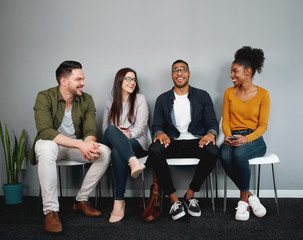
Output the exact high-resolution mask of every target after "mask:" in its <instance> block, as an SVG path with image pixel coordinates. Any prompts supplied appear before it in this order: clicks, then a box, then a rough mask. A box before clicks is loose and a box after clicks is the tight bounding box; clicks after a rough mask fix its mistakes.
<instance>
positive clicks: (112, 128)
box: [104, 125, 120, 136]
mask: <svg viewBox="0 0 303 240" xmlns="http://www.w3.org/2000/svg"><path fill="white" fill-rule="evenodd" d="M117 130H118V131H120V130H119V129H118V128H117V127H116V126H113V125H109V126H108V127H107V128H106V130H105V132H104V135H106V136H111V135H112V134H113V133H115V132H117Z"/></svg>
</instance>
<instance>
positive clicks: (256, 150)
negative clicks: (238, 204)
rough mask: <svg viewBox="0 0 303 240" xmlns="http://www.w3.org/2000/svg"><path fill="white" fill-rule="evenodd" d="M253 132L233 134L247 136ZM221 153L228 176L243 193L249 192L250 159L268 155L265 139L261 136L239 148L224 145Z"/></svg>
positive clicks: (236, 132) (240, 131)
mask: <svg viewBox="0 0 303 240" xmlns="http://www.w3.org/2000/svg"><path fill="white" fill-rule="evenodd" d="M251 132H253V130H251V129H247V130H239V131H232V134H233V135H243V136H245V135H248V134H250V133H251ZM220 152H221V163H222V166H223V168H224V170H225V172H226V173H227V175H228V176H229V177H230V179H231V180H232V181H233V182H234V183H235V184H236V186H237V187H238V188H239V190H240V191H241V192H246V191H248V190H249V182H250V175H251V172H250V166H249V159H252V158H255V157H262V156H264V154H265V153H266V145H265V142H264V140H263V137H262V136H261V137H259V138H258V139H256V140H254V141H252V142H249V143H246V144H244V145H241V146H238V147H232V146H228V145H226V144H225V143H223V144H222V145H221V147H220Z"/></svg>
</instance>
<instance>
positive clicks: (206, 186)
mask: <svg viewBox="0 0 303 240" xmlns="http://www.w3.org/2000/svg"><path fill="white" fill-rule="evenodd" d="M205 191H206V198H207V199H208V178H206V179H205Z"/></svg>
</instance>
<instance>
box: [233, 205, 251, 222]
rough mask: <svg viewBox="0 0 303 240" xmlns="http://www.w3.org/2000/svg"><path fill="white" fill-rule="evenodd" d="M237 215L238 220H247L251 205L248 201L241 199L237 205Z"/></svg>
mask: <svg viewBox="0 0 303 240" xmlns="http://www.w3.org/2000/svg"><path fill="white" fill-rule="evenodd" d="M236 210H237V212H236V216H235V219H236V220H237V221H247V220H248V219H249V205H248V203H246V202H243V201H239V202H238V207H236Z"/></svg>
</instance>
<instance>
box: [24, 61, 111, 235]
mask: <svg viewBox="0 0 303 240" xmlns="http://www.w3.org/2000/svg"><path fill="white" fill-rule="evenodd" d="M56 78H57V81H58V84H59V85H58V86H57V87H53V88H50V89H48V90H45V91H41V92H39V93H38V96H37V98H36V102H35V106H34V111H35V121H36V128H37V136H36V138H35V141H34V144H33V147H32V149H31V151H30V154H29V159H30V161H31V163H32V164H36V163H38V177H39V181H40V185H41V192H42V201H43V212H44V214H45V223H44V224H45V230H46V231H48V232H50V233H60V232H62V224H61V221H60V219H59V215H58V212H59V203H58V192H57V171H56V162H58V161H60V160H62V159H65V160H73V161H79V162H83V163H92V164H91V166H90V168H89V170H88V172H87V174H86V176H85V178H84V180H83V183H82V186H81V189H80V191H79V192H78V194H77V196H76V199H75V203H74V205H73V209H74V210H75V211H79V212H82V213H83V214H84V215H86V216H89V217H98V216H100V215H101V212H100V211H98V210H97V209H94V208H93V207H92V206H91V205H90V203H89V202H88V198H89V194H90V193H91V192H92V191H93V190H94V189H95V187H96V185H97V183H98V182H99V180H100V178H101V177H102V176H103V174H104V173H105V171H106V169H107V167H108V165H109V162H110V152H111V151H110V149H109V148H108V147H107V146H105V145H102V144H99V143H97V142H96V141H97V129H96V120H95V116H96V108H95V105H94V101H93V98H92V97H91V96H90V95H89V94H87V93H84V92H82V88H83V87H84V86H85V83H84V78H85V76H84V74H83V71H82V66H81V64H80V63H79V62H75V61H65V62H63V63H61V64H60V66H59V67H58V68H57V70H56Z"/></svg>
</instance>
